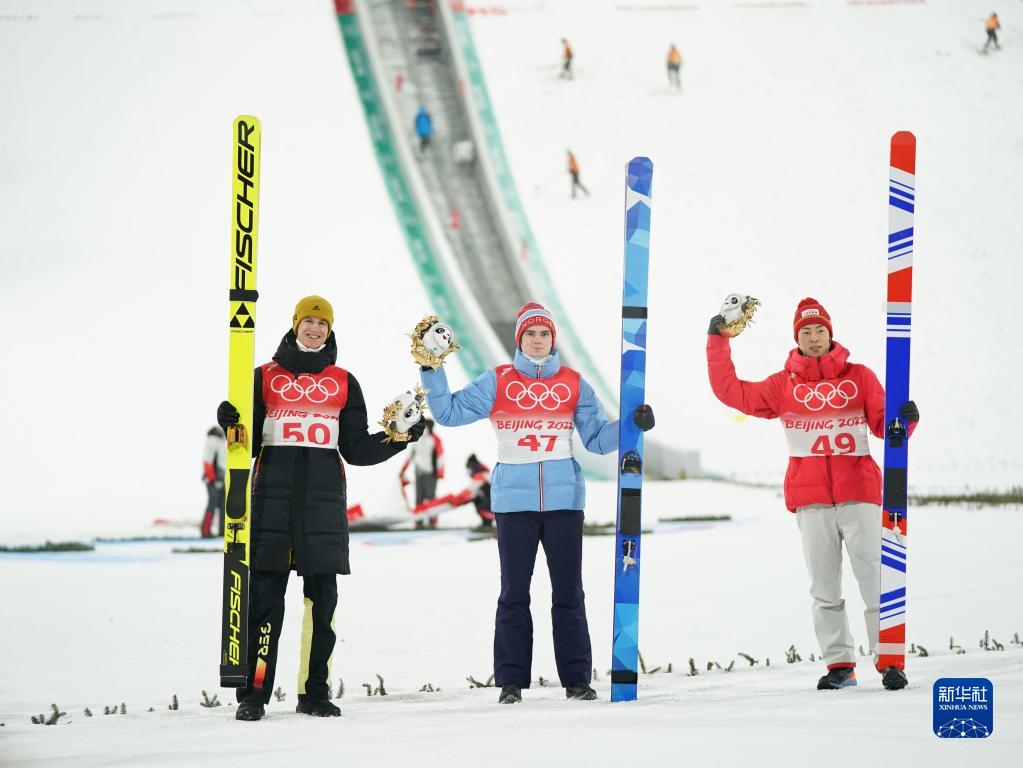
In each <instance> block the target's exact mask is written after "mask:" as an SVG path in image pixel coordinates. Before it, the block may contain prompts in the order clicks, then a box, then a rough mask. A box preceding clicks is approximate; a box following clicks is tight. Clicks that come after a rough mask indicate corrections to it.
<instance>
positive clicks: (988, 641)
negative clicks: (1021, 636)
mask: <svg viewBox="0 0 1023 768" xmlns="http://www.w3.org/2000/svg"><path fill="white" fill-rule="evenodd" d="M980 647H981V648H983V649H984V650H985V651H1004V650H1005V646H1004V645H1002V644H1001V643H1000V642H998V641H997V640H995V639H994V638H993V637H991V633H990V632H989V631H988V630H986V629H985V630H984V637H982V638H981V639H980Z"/></svg>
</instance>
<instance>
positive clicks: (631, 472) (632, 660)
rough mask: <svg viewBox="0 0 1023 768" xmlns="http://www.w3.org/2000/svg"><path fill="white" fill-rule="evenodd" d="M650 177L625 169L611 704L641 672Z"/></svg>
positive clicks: (639, 160)
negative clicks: (639, 414) (638, 416)
mask: <svg viewBox="0 0 1023 768" xmlns="http://www.w3.org/2000/svg"><path fill="white" fill-rule="evenodd" d="M653 172H654V164H653V163H652V162H651V161H650V159H649V158H646V157H634V158H633V159H632V160H630V161H629V163H628V165H627V166H626V188H625V266H624V269H623V275H622V278H623V281H622V364H621V365H622V373H621V394H620V398H619V403H620V405H619V412H618V415H619V421H618V517H617V524H616V533H615V556H614V562H615V594H614V601H615V603H614V635H613V637H612V652H611V701H633V700H634V699H635V698H636V684H637V681H638V670H639V665H638V660H639V565H640V553H641V547H640V532H641V530H642V514H641V512H642V503H641V502H642V493H643V432H642V430H640V428H639V427H637V426H636V424H635V422H634V421H633V419H632V414H633V411H635V410H636V408H638V407H639V406H641V405H642V404H643V403H644V402H645V394H646V331H647V275H648V268H649V261H650V210H651V182H652V180H653Z"/></svg>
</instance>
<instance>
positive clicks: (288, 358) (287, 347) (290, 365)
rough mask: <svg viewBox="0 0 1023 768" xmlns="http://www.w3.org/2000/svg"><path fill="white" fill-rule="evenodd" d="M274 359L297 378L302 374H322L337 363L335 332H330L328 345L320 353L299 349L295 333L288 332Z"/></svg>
mask: <svg viewBox="0 0 1023 768" xmlns="http://www.w3.org/2000/svg"><path fill="white" fill-rule="evenodd" d="M273 359H274V360H275V361H276V362H277V363H278V364H279V365H280V366H281V367H282V368H284V369H285V370H287V371H291V373H293V374H294V375H296V376H297V375H298V374H300V373H320V372H321V371H322V370H323V369H324V368H326V367H327V366H328V365H334V363H335V362H336V361H337V341H335V339H334V332H333V331H331V332H330V335H329V336H327V343H326V344H325V345H324V347H323V349H321V350H320V351H319V352H303V351H302V350H300V349H299V348H298V341H297V339H296V338H295V332H294V331H288V332H287V333H286V334H284V338H283V339H281V344H280V346H279V347H277V352H276V353H275V354H274V357H273Z"/></svg>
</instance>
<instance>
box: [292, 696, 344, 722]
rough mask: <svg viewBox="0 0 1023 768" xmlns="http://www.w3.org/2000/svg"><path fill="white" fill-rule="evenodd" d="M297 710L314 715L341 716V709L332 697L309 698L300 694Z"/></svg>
mask: <svg viewBox="0 0 1023 768" xmlns="http://www.w3.org/2000/svg"><path fill="white" fill-rule="evenodd" d="M295 711H296V712H301V713H302V714H303V715H312V716H313V717H341V709H340V708H339V707H338V706H337V705H335V704H334V703H333V702H331V701H330V699H307V698H304V697H302V696H299V697H298V706H296V707H295Z"/></svg>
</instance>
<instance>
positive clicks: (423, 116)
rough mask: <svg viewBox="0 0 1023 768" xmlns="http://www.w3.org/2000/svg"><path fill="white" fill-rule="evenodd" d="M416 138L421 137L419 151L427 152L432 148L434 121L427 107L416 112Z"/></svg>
mask: <svg viewBox="0 0 1023 768" xmlns="http://www.w3.org/2000/svg"><path fill="white" fill-rule="evenodd" d="M415 129H416V136H418V137H419V151H420V152H425V151H426V148H427V147H429V146H430V137H431V136H433V119H432V118H431V117H430V113H429V112H427V111H426V107H420V108H419V111H418V112H416V121H415Z"/></svg>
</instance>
